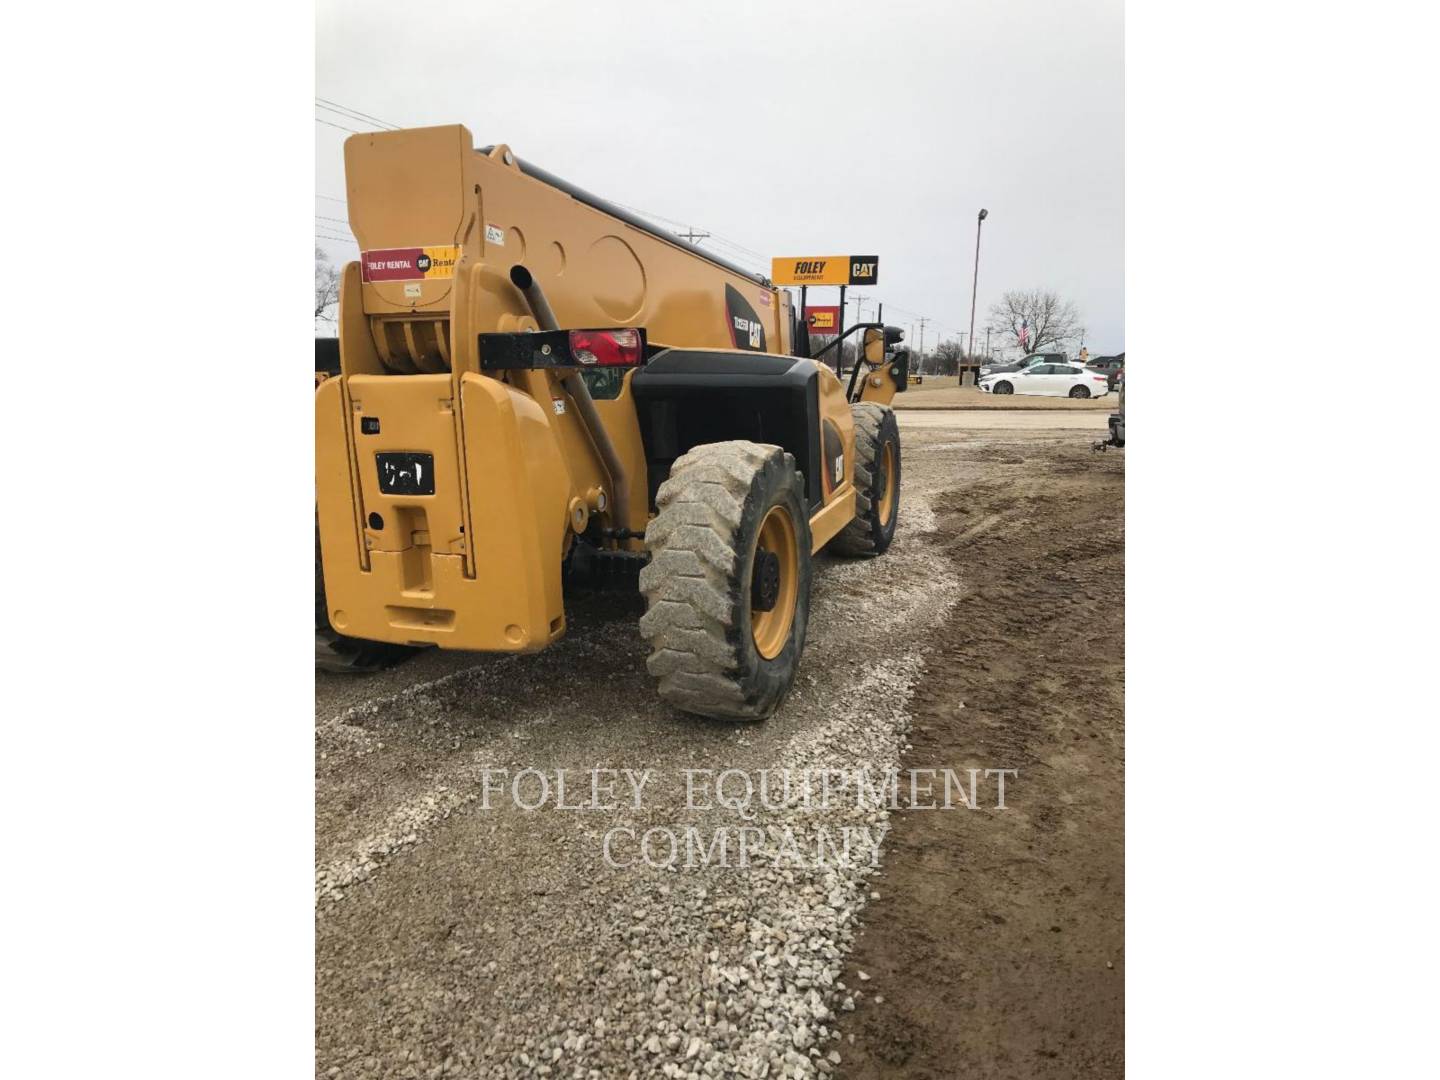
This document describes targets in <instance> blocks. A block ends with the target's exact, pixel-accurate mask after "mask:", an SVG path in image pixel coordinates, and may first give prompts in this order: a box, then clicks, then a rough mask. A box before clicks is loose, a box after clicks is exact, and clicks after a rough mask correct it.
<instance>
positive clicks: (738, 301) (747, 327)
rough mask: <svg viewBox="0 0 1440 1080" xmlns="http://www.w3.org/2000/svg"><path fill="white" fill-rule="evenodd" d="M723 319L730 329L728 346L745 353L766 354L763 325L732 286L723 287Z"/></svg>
mask: <svg viewBox="0 0 1440 1080" xmlns="http://www.w3.org/2000/svg"><path fill="white" fill-rule="evenodd" d="M725 319H726V322H727V324H728V325H729V328H730V344H731V345H733V346H734V347H735V348H737V349H744V350H746V351H747V352H768V351H769V350H768V349H766V348H765V324H764V323H762V322H761V321H760V316H759V315H757V314H756V313H755V309H754V308H753V307H751V306H750V301H748V300H746V299H745V297H743V296H741V295H740V292H739V290H738V289H736V288H735V287H734V286H733V285H726V286H725Z"/></svg>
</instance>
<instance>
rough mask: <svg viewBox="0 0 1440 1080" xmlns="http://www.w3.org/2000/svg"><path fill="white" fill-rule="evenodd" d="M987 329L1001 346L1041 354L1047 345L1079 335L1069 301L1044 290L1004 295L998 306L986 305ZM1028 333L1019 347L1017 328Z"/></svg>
mask: <svg viewBox="0 0 1440 1080" xmlns="http://www.w3.org/2000/svg"><path fill="white" fill-rule="evenodd" d="M989 326H990V330H991V331H992V332H993V333H995V334H996V335H997V336H999V337H1000V339H1001V342H1002V343H1003V345H1002V346H1001V347H1004V346H1008V345H1011V344H1014V345H1017V346H1020V347H1021V348H1023V349H1025V350H1026V351H1027V352H1043V351H1044V350H1045V347H1046V346H1047V345H1061V344H1063V343H1064V342H1066V341H1070V340H1073V339H1074V338H1076V337H1078V336H1079V334H1080V313H1079V311H1077V310H1076V308H1075V305H1074V304H1072V303H1071V302H1070V301H1069V300H1062V299H1061V298H1060V296H1059V295H1058V294H1056V293H1053V292H1050V291H1049V290H1048V289H1026V290H1022V291H1015V292H1007V293H1006V294H1005V295H1004V296H1002V297H1001V298H1000V302H999V303H998V304H992V305H990V323H989ZM1022 326H1024V327H1026V328H1027V330H1028V337H1027V339H1026V341H1025V343H1024V344H1023V345H1021V342H1020V329H1021V327H1022Z"/></svg>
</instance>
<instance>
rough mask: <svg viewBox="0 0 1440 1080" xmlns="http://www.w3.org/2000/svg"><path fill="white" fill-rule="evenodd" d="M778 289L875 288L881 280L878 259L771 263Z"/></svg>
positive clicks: (801, 259) (825, 257)
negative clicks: (815, 287) (838, 286)
mask: <svg viewBox="0 0 1440 1080" xmlns="http://www.w3.org/2000/svg"><path fill="white" fill-rule="evenodd" d="M770 277H771V280H773V281H774V282H775V284H776V285H875V284H878V282H879V280H880V256H878V255H803V256H799V257H795V258H784V259H771V260H770Z"/></svg>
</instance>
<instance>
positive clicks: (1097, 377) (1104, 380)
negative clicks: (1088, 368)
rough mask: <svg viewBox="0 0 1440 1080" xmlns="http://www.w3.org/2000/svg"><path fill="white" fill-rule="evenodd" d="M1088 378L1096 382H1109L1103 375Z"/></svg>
mask: <svg viewBox="0 0 1440 1080" xmlns="http://www.w3.org/2000/svg"><path fill="white" fill-rule="evenodd" d="M1090 377H1091V378H1092V379H1094V380H1095V381H1096V382H1109V381H1110V380H1109V379H1107V378H1106V377H1105V376H1104V375H1091V376H1090Z"/></svg>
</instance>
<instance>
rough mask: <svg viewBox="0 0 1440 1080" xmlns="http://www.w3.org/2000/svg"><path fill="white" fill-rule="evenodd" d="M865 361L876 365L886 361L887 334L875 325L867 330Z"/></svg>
mask: <svg viewBox="0 0 1440 1080" xmlns="http://www.w3.org/2000/svg"><path fill="white" fill-rule="evenodd" d="M865 362H866V363H867V364H875V365H879V364H883V363H884V362H885V335H884V334H882V333H881V332H880V331H879V330H876V329H874V328H873V327H872V328H870V329H869V330H866V331H865Z"/></svg>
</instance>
